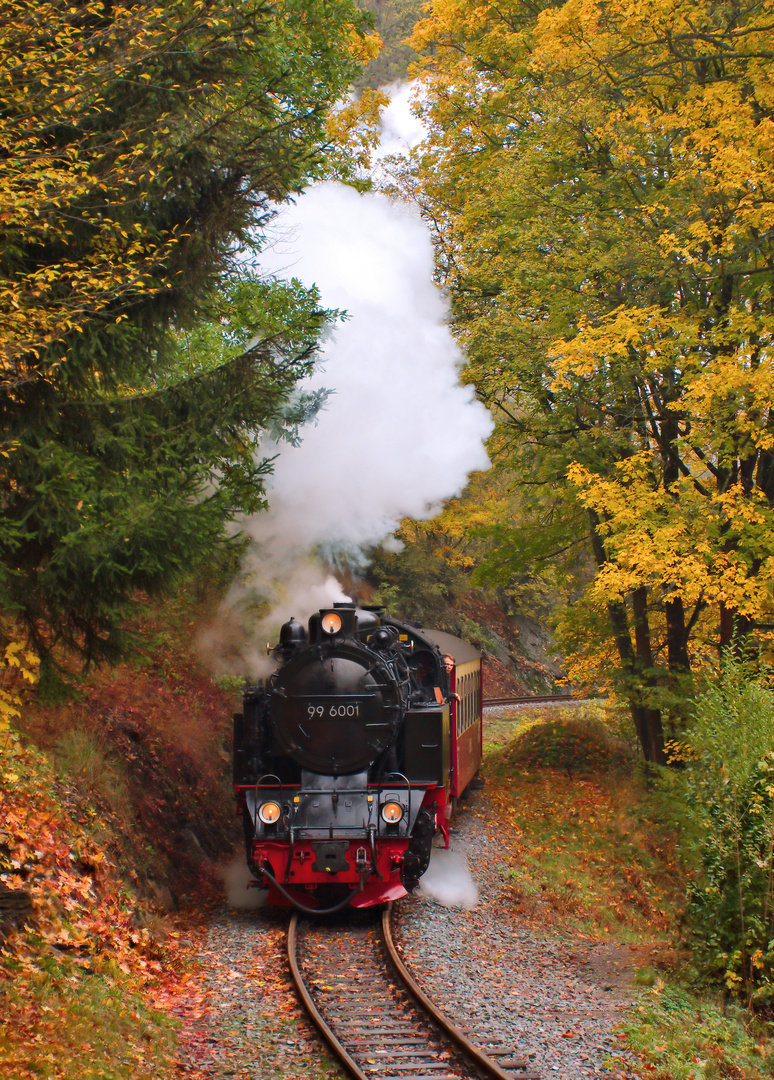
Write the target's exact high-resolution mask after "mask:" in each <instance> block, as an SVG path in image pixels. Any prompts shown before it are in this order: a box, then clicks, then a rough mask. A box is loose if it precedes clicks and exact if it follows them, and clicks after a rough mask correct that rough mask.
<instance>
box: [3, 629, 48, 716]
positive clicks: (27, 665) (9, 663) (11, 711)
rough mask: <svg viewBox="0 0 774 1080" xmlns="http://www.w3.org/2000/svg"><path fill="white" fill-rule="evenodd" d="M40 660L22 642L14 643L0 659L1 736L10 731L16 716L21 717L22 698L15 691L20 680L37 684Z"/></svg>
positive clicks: (8, 646) (10, 644) (9, 645)
mask: <svg viewBox="0 0 774 1080" xmlns="http://www.w3.org/2000/svg"><path fill="white" fill-rule="evenodd" d="M39 665H40V660H39V658H38V657H37V656H36V654H35V653H34V652H33V651H32V650H31V649H28V648H27V647H26V646H25V645H24V644H22V642H20V641H12V642H10V643H9V644H8V645H6V647H5V651H4V653H3V655H2V657H0V734H2V733H3V732H4V731H8V729H9V727H10V722H11V720H12V719H13V717H14V716H19V707H20V706H21V703H22V702H21V697H20V696H19V694H18V693H17V692H16V691H15V689H14V685H15V684H16V683H17V682H18V680H20V679H21V680H22V681H24V682H28V683H35V682H36V681H37V678H38V667H39Z"/></svg>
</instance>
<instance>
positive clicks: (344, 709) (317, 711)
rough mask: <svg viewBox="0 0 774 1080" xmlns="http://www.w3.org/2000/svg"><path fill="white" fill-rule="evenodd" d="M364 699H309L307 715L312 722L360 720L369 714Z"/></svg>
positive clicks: (366, 702)
mask: <svg viewBox="0 0 774 1080" xmlns="http://www.w3.org/2000/svg"><path fill="white" fill-rule="evenodd" d="M368 704H369V703H368V701H367V700H365V701H364V700H363V698H336V699H335V700H331V698H327V699H314V698H312V699H307V702H306V715H307V717H308V718H309V719H310V720H344V719H347V720H358V719H360V718H361V717H364V716H366V715H367V713H368V711H369V710H368Z"/></svg>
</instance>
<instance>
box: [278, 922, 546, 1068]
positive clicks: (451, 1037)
mask: <svg viewBox="0 0 774 1080" xmlns="http://www.w3.org/2000/svg"><path fill="white" fill-rule="evenodd" d="M391 913H392V904H391V903H390V904H387V905H386V907H385V908H384V910H383V911H382V939H383V943H384V945H385V948H386V950H387V955H388V957H389V960H390V962H391V963H392V966H393V968H394V971H395V974H396V975H397V977H398V978H399V979H400V980H401V981H402V982H403V985H404V988H405V990H406V991H407V992H408V994H409V995H410V996H411V998H413V1000H414V1002H415V1003H416V1006H417V1007H418V1008H419V1009H420V1010H421V1012H422V1013H423V1015H424V1017H425V1019H426V1020H427V1021H429V1022H430V1024H431V1025H432V1027H434V1028H435V1029H436V1030H437V1031H438V1032H439V1033H440V1035H441V1037H442V1038H445V1039H446V1040H448V1041H449V1042H450V1043H453V1044H454V1045H455V1046H456V1048H457V1051H458V1052H459V1053H461V1055H462V1056H463V1057H464V1058H466V1059H467V1062H468V1067H470V1066H471V1065H472V1066H473V1069H474V1070H475V1071H476V1072H477V1074H478V1075H479V1077H482V1078H485V1080H515V1077H516V1076H519V1077H523V1078H524V1080H530V1078H531V1080H536V1078H537V1077H538V1076H539V1074H538V1073H536V1072H533V1071H532V1070H531V1069H530V1068H529V1066H528V1064H527V1063H526V1062H524V1063H523V1064H522V1063H519V1066H518V1072H514V1071H513V1068H514V1067H513V1066H512V1067H511V1070H510V1071H504V1070H503V1069H502V1068H501V1067H500V1066H499V1065H498V1064H497V1062H496V1061H494V1060H492V1058H491V1057H489V1056H488V1055H487V1054H486V1052H485V1051H483V1050H481V1049H480V1048H479V1047H477V1046H476V1045H475V1044H474V1043H472V1042H471V1041H470V1039H468V1037H467V1036H466V1035H464V1034H463V1032H462V1031H460V1030H459V1028H457V1027H456V1026H455V1025H454V1024H453V1023H452V1021H451V1020H449V1018H448V1017H447V1016H446V1015H445V1014H444V1013H442V1012H441V1010H440V1009H438V1008H437V1006H435V1005H434V1004H433V1002H432V1001H431V1000H430V998H429V997H428V996H427V994H426V993H425V992H424V991H423V990H422V988H421V987H420V986H419V985H418V983H417V982H416V980H415V979H414V977H413V976H412V974H411V973H410V971H409V970H408V968H407V967H406V965H405V964H404V962H403V960H402V958H401V957H400V955H399V953H398V950H397V948H396V946H395V942H394V940H393V937H392V930H391V927H390V917H391ZM300 918H301V915H300V913H299V912H294V913H293V915H292V916H291V919H290V923H289V926H288V937H287V949H288V960H289V963H290V971H291V975H292V978H293V983H294V985H295V988H296V990H297V991H298V994H299V996H300V998H301V1001H302V1003H303V1005H304V1008H305V1009H306V1010H307V1013H308V1014H309V1016H310V1018H311V1020H312V1022H313V1023H314V1025H315V1027H316V1028H317V1030H318V1031H319V1032H320V1034H321V1036H322V1038H323V1039H324V1041H325V1042H326V1043H327V1045H328V1047H329V1048H330V1050H331V1051H332V1052H333V1054H334V1055H335V1056H336V1057H337V1058H338V1060H339V1061H340V1062H341V1063H342V1064H343V1065H344V1067H345V1068H346V1069H347V1070H348V1072H349V1073H350V1074H351V1075H352V1076H353V1077H354V1078H355V1080H374V1077H373V1073H372V1072H371V1073H368V1072H365V1071H364V1070H363V1069H361V1067H360V1066H359V1065H358V1063H357V1061H356V1060H355V1059H354V1058H353V1057H352V1055H351V1054H350V1053H349V1052H348V1050H347V1049H346V1047H345V1046H344V1044H343V1043H342V1041H341V1039H340V1038H339V1037H338V1036H337V1035H336V1033H335V1032H334V1030H333V1028H332V1027H331V1026H330V1025H329V1024H328V1022H327V1020H326V1019H325V1017H324V1016H323V1015H322V1013H321V1012H320V1010H319V1009H318V1007H317V1005H316V1003H315V1001H314V999H313V997H312V995H311V993H310V992H309V989H308V988H307V986H306V982H305V979H304V975H303V973H302V972H301V967H300V964H299V961H298V956H297V952H298V925H299V920H300ZM501 1052H502V1051H501ZM508 1056H513V1052H512V1051H508ZM420 1068H421V1066H420Z"/></svg>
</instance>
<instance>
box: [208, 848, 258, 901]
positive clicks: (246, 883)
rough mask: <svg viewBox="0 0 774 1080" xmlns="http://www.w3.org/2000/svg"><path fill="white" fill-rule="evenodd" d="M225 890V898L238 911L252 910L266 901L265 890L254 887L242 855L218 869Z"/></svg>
mask: <svg viewBox="0 0 774 1080" xmlns="http://www.w3.org/2000/svg"><path fill="white" fill-rule="evenodd" d="M219 875H220V877H221V878H222V880H223V887H224V889H225V892H226V899H227V900H228V902H229V904H230V905H231V907H233V908H238V909H239V910H240V911H254V910H255V909H256V908H259V907H263V905H264V904H265V903H266V895H267V893H266V890H265V889H256V888H254V887H253V886H254V885H255V884H256V882H255V878H254V877H253V876H252V874H251V873H250V871H249V870H248V869H247V865H246V864H245V860H244V856H243V855H241V854H240V855H237V856H236V857H235V858H234V859H232V860H231V862H230V863H228V864H227V865H226V866H223V867H221V868H220V870H219Z"/></svg>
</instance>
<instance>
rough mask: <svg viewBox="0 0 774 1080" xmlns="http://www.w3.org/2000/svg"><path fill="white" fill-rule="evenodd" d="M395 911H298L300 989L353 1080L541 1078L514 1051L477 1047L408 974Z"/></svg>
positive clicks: (294, 956)
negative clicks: (322, 916) (338, 914)
mask: <svg viewBox="0 0 774 1080" xmlns="http://www.w3.org/2000/svg"><path fill="white" fill-rule="evenodd" d="M390 907H391V905H388V906H387V907H386V908H385V909H384V911H383V912H382V921H381V925H379V923H378V921H377V916H375V915H374V914H372V913H370V912H369V913H366V914H360V913H354V912H350V913H349V914H348V915H347V917H346V920H344V919H342V920H341V921H329V922H320V921H311V920H308V919H305V918H303V917H302V916H300V915H299V914H298V913H295V914H294V915H293V916H292V918H291V921H290V926H289V929H288V959H289V962H290V970H291V974H292V977H293V982H294V983H295V986H296V989H297V991H298V993H299V995H300V997H301V1000H302V1002H303V1004H304V1007H305V1008H306V1009H307V1011H308V1013H309V1015H310V1017H311V1018H312V1020H313V1022H314V1024H315V1025H316V1027H317V1028H318V1030H319V1031H320V1033H321V1034H322V1036H323V1038H324V1039H325V1041H326V1042H327V1044H328V1046H329V1047H330V1048H331V1050H332V1051H333V1052H334V1054H335V1055H336V1056H337V1057H338V1058H339V1060H340V1061H341V1062H342V1063H343V1064H344V1066H345V1067H346V1069H347V1070H348V1071H349V1073H350V1074H351V1075H352V1076H354V1077H355V1078H356V1080H540V1075H539V1073H536V1072H534V1071H532V1070H531V1069H530V1067H529V1064H528V1063H527V1062H526V1061H524V1060H522V1059H521V1058H520V1057H519V1055H518V1053H517V1052H516V1051H515V1050H514V1048H513V1047H512V1046H506V1045H502V1044H496V1045H495V1044H489V1045H485V1046H478V1047H477V1046H475V1045H474V1044H473V1042H471V1041H470V1039H469V1038H468V1037H467V1035H466V1034H464V1033H463V1032H462V1031H460V1030H459V1029H458V1028H456V1027H454V1025H453V1024H452V1023H451V1022H450V1021H449V1020H448V1019H447V1018H446V1017H445V1016H444V1015H443V1014H442V1013H441V1012H440V1011H439V1010H438V1009H437V1008H436V1007H435V1006H434V1005H433V1004H432V1002H431V1001H430V1000H429V998H427V996H426V995H425V994H424V993H423V991H422V990H421V989H420V987H419V986H417V984H416V983H415V982H414V980H413V979H412V977H411V975H410V973H409V972H408V970H407V969H406V968H405V966H404V964H403V962H402V960H401V959H400V956H399V955H398V952H397V950H396V948H395V946H394V944H393V940H392V934H391V932H390Z"/></svg>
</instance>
